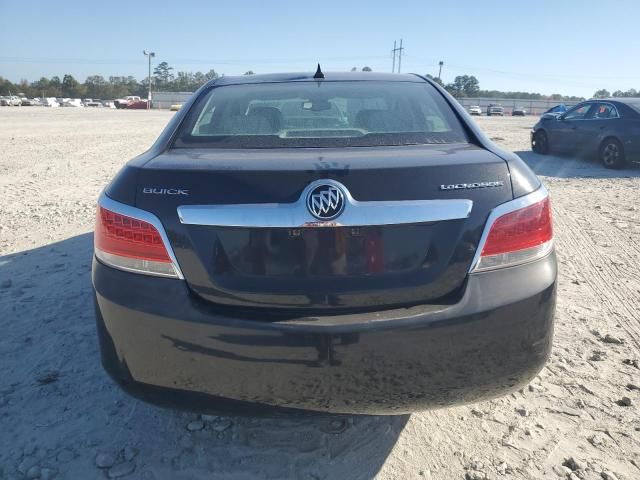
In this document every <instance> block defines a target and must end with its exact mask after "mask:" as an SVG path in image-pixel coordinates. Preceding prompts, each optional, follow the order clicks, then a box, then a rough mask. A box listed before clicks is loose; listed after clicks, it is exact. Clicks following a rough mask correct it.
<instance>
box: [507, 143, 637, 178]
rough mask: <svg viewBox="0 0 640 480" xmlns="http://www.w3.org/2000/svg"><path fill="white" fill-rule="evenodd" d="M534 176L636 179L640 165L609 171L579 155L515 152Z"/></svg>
mask: <svg viewBox="0 0 640 480" xmlns="http://www.w3.org/2000/svg"><path fill="white" fill-rule="evenodd" d="M515 153H516V154H517V155H518V156H519V157H520V158H522V160H524V162H525V163H526V164H527V165H528V166H529V168H531V169H532V170H533V171H534V172H535V173H536V175H542V176H545V177H557V178H637V177H640V165H638V164H627V165H626V166H625V167H624V168H622V169H620V170H610V169H607V168H604V166H603V165H602V164H601V163H600V162H598V161H597V160H596V159H594V158H591V157H589V156H584V155H583V156H580V155H561V154H552V155H540V154H538V153H535V152H532V151H531V150H521V151H517V152H515Z"/></svg>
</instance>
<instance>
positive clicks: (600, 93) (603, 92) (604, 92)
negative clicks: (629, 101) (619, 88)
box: [593, 88, 611, 98]
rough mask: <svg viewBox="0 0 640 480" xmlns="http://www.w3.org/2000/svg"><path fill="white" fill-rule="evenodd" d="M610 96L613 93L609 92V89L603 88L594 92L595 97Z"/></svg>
mask: <svg viewBox="0 0 640 480" xmlns="http://www.w3.org/2000/svg"><path fill="white" fill-rule="evenodd" d="M610 96H611V94H610V93H609V90H607V89H605V88H602V89H600V90H598V91H597V92H596V93H594V94H593V98H609V97H610Z"/></svg>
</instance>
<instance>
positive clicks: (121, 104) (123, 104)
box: [113, 95, 140, 108]
mask: <svg viewBox="0 0 640 480" xmlns="http://www.w3.org/2000/svg"><path fill="white" fill-rule="evenodd" d="M139 101H140V97H138V96H137V95H128V96H126V97H124V98H118V99H116V100H114V101H113V103H114V104H115V106H116V108H127V105H129V104H131V103H133V102H139Z"/></svg>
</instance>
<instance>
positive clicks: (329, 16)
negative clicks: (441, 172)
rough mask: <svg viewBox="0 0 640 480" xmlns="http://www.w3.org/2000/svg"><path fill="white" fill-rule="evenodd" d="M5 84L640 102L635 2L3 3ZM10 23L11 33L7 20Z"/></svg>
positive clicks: (639, 9) (0, 61)
mask: <svg viewBox="0 0 640 480" xmlns="http://www.w3.org/2000/svg"><path fill="white" fill-rule="evenodd" d="M0 12H1V13H0V17H4V20H5V21H3V22H2V27H1V28H0V76H2V77H5V78H8V79H9V80H11V81H14V82H17V81H19V80H21V79H27V80H28V81H33V80H37V79H39V78H40V77H42V76H46V77H51V76H53V75H58V76H60V77H62V76H63V75H64V74H65V73H70V74H72V75H73V76H74V77H76V78H77V79H79V80H80V81H84V79H85V78H86V77H87V76H88V75H102V76H104V77H108V76H110V75H133V76H135V77H136V78H138V79H142V78H144V77H146V75H147V59H146V57H144V55H143V53H142V50H143V49H147V50H151V51H154V52H155V53H156V57H155V58H154V64H157V63H159V62H162V61H166V62H168V63H169V65H170V66H172V67H173V68H174V72H177V71H193V72H195V71H203V72H206V71H208V70H210V69H212V68H213V69H215V70H216V72H218V73H224V74H225V75H238V74H242V73H244V72H246V71H247V70H253V71H254V72H256V73H271V72H291V71H312V70H315V65H316V63H317V62H320V63H321V65H322V69H323V70H324V71H325V72H327V71H332V70H334V71H337V70H342V71H344V70H348V69H350V68H351V67H354V66H355V67H358V68H362V67H363V66H365V65H366V66H369V67H371V68H372V69H373V70H374V71H384V72H390V71H391V67H392V57H391V49H392V48H393V42H394V40H398V41H399V40H400V39H401V38H402V39H403V46H404V47H405V50H404V55H403V58H402V72H415V73H421V74H426V73H430V74H432V75H437V73H438V62H439V61H443V62H444V67H443V70H442V80H443V81H444V82H445V83H448V82H451V81H453V79H454V77H455V76H456V75H464V74H469V75H475V76H476V77H477V78H478V80H479V82H480V88H482V89H495V90H505V91H506V90H509V91H531V92H539V93H543V94H551V93H561V94H565V95H578V96H584V97H590V96H592V95H593V93H594V92H595V91H596V90H598V89H600V88H606V89H608V90H610V91H614V90H618V89H620V90H627V89H629V88H635V89H636V90H640V61H639V60H640V35H638V30H639V29H640V23H639V22H638V19H639V18H640V1H639V0H616V1H615V2H603V1H602V0H555V1H553V0H536V1H535V2H533V1H522V0H511V1H507V0H491V1H482V2H480V1H477V0H475V1H473V0H457V1H455V2H453V1H446V0H440V1H432V0H422V1H414V0H406V1H404V2H397V1H396V2H393V1H385V2H382V1H378V0H369V1H359V0H358V1H349V0H341V1H334V0H312V1H301V0H297V1H279V0H269V1H266V0H265V1H251V2H247V1H242V0H237V1H233V2H229V1H226V2H220V1H218V2H215V1H206V2H204V1H203V2H195V1H190V0H181V1H179V2H176V1H174V2H165V1H164V0H156V1H154V2H146V1H137V2H133V1H128V2H125V1H121V0H109V1H104V2H100V3H98V2H91V1H87V0H82V1H78V0H56V1H50V2H44V1H40V2H37V1H30V0H22V1H21V2H18V3H16V2H9V1H8V0H0ZM7 15H9V17H13V20H11V21H6V17H7Z"/></svg>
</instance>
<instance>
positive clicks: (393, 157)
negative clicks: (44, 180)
mask: <svg viewBox="0 0 640 480" xmlns="http://www.w3.org/2000/svg"><path fill="white" fill-rule="evenodd" d="M94 238H95V250H94V252H95V256H94V260H93V273H92V281H93V287H94V292H95V312H96V321H97V330H98V336H99V341H100V347H101V352H102V362H103V365H104V367H105V369H106V370H107V372H108V373H109V374H110V375H111V376H112V378H113V379H114V380H115V381H116V382H117V383H118V384H120V385H121V386H122V387H123V388H124V389H125V390H126V391H127V392H129V393H131V394H133V395H136V396H138V397H140V398H143V399H146V400H148V401H151V402H155V403H158V404H162V405H169V406H173V407H180V408H186V409H189V410H196V411H201V412H203V411H213V412H218V411H235V412H236V413H237V412H241V413H247V414H254V413H257V412H259V411H267V412H274V413H275V412H283V411H284V412H288V413H292V412H293V413H295V412H300V411H314V412H332V413H356V414H400V413H406V412H412V411H416V410H421V409H427V408H434V407H440V406H446V405H454V404H461V403H468V402H473V401H479V400H482V399H487V398H492V397H496V396H499V395H503V394H505V393H507V392H510V391H513V390H515V389H518V388H520V387H521V386H522V385H524V384H526V383H527V382H528V381H529V380H531V379H532V378H533V377H534V376H535V375H536V374H537V373H538V372H539V371H540V369H541V368H542V367H543V365H544V364H545V361H546V360H547V358H548V355H549V352H550V349H551V343H552V336H553V316H554V310H555V298H556V257H555V253H554V247H553V230H552V222H551V209H550V202H549V196H548V194H547V191H546V190H545V188H544V186H543V185H542V184H541V183H540V180H538V178H537V177H536V176H535V175H534V174H533V173H532V171H531V170H529V168H528V167H527V166H526V165H525V164H524V163H523V161H522V160H521V159H520V158H519V157H517V156H516V155H514V154H513V153H510V152H507V151H504V150H501V149H500V148H498V147H497V146H496V145H494V144H493V143H491V141H489V140H488V139H487V137H486V136H485V135H484V134H483V133H482V132H481V131H480V130H479V129H478V128H477V127H476V124H475V123H474V122H473V121H472V120H471V118H470V117H469V116H468V114H467V113H466V112H465V111H464V109H463V108H462V107H461V106H460V104H459V103H458V102H457V101H456V100H455V99H453V98H452V97H451V96H450V95H449V94H447V92H446V91H445V90H443V89H442V88H440V87H439V86H438V85H437V84H435V83H434V82H432V81H430V80H428V79H426V78H423V77H420V76H416V75H400V74H394V75H388V74H374V73H348V74H345V73H327V74H323V73H322V72H320V71H318V72H316V74H315V75H314V74H307V73H298V74H289V75H251V76H243V77H227V76H225V77H222V78H219V79H217V80H215V81H212V82H210V83H208V84H206V85H205V86H203V87H202V88H201V89H200V90H199V91H197V92H196V93H195V94H194V95H193V96H192V98H191V99H190V100H189V101H188V102H187V103H186V104H185V105H184V107H183V108H182V109H181V110H180V111H178V112H177V113H176V114H175V116H174V117H173V119H172V120H171V121H170V123H169V125H168V126H167V127H166V129H165V131H164V132H163V133H162V134H161V136H160V138H159V139H158V140H157V141H156V143H155V144H154V145H153V146H152V147H151V148H150V149H149V150H148V151H147V152H145V153H143V154H142V155H140V156H138V157H136V158H135V159H133V160H131V161H130V162H129V163H128V164H127V165H126V166H125V167H124V168H123V169H122V170H121V171H120V172H119V173H118V175H117V176H116V177H115V178H114V179H113V181H112V182H111V183H110V184H109V185H108V186H107V187H106V188H105V190H104V191H103V193H102V195H101V196H100V199H99V201H98V210H97V218H96V229H95V237H94Z"/></svg>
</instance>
